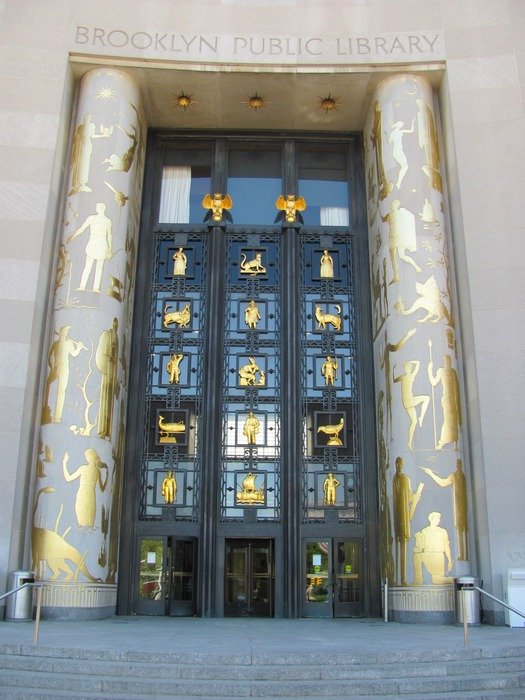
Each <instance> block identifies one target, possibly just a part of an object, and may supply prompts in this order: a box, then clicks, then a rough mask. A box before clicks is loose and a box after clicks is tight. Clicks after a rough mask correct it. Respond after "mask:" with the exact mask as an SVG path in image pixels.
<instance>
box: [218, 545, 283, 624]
mask: <svg viewBox="0 0 525 700" xmlns="http://www.w3.org/2000/svg"><path fill="white" fill-rule="evenodd" d="M273 589H274V576H273V541H272V540H226V571H225V585H224V614H225V616H226V617H273Z"/></svg>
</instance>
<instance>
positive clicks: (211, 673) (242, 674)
mask: <svg viewBox="0 0 525 700" xmlns="http://www.w3.org/2000/svg"><path fill="white" fill-rule="evenodd" d="M0 669H5V670H21V671H24V670H29V671H35V672H41V671H44V672H49V673H70V674H72V673H81V674H82V673H83V674H90V675H98V676H113V675H118V676H123V677H130V676H141V675H144V674H146V673H147V674H148V675H149V676H150V677H153V678H168V679H173V678H177V679H179V678H180V679H188V680H191V679H201V680H274V681H278V680H351V679H380V678H390V677H392V675H395V676H396V678H410V677H418V676H422V677H425V678H428V677H432V676H455V675H459V676H461V675H475V674H477V673H480V674H489V673H490V674H504V673H512V672H518V671H525V656H524V657H509V658H503V659H483V660H480V659H469V660H467V661H465V660H447V661H440V662H432V663H428V662H420V663H405V664H399V663H397V664H385V663H383V664H354V665H341V666H334V665H330V664H324V663H322V662H321V663H318V664H316V665H315V666H314V665H308V666H305V665H302V664H301V665H298V664H289V665H286V666H282V665H268V666H262V665H254V664H252V665H248V664H244V665H240V666H239V665H230V664H228V665H194V664H180V663H169V664H166V663H164V664H159V663H149V662H138V661H134V662H130V661H107V660H101V659H68V658H58V657H46V656H30V655H23V656H21V655H15V654H4V655H2V656H0Z"/></svg>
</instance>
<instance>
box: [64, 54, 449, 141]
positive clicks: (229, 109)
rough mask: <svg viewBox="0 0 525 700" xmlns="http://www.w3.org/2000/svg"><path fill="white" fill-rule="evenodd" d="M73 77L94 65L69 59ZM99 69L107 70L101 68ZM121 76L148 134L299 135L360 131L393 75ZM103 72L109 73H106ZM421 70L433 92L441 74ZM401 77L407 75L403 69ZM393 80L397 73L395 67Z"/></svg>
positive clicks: (137, 67) (231, 70) (167, 72)
mask: <svg viewBox="0 0 525 700" xmlns="http://www.w3.org/2000/svg"><path fill="white" fill-rule="evenodd" d="M71 65H72V67H73V71H74V74H75V77H78V78H80V77H81V75H82V74H83V73H85V72H86V71H88V70H90V69H92V68H97V67H98V68H100V67H102V66H101V64H97V63H94V62H93V60H92V58H91V60H90V61H89V62H88V61H86V60H83V59H82V58H80V57H72V63H71ZM106 65H107V64H106ZM111 65H112V66H113V67H119V68H122V70H125V71H126V72H128V73H130V74H131V75H132V76H133V77H134V78H135V80H136V81H137V83H138V85H139V88H140V92H141V95H142V98H143V106H144V110H145V114H146V119H147V122H148V125H149V126H150V127H156V128H165V129H250V130H251V129H272V130H301V131H303V130H306V131H316V130H319V131H361V130H362V129H363V126H364V122H365V118H366V115H367V113H368V108H369V105H370V101H371V99H372V94H373V92H374V89H375V87H376V85H377V84H378V83H379V82H380V81H381V80H383V79H384V78H386V77H388V75H392V73H393V71H392V70H390V71H389V72H386V71H383V70H374V71H371V70H359V71H356V72H349V70H347V69H345V68H341V67H338V68H335V69H334V68H331V69H329V68H326V69H323V68H319V69H317V70H314V71H312V69H308V71H304V72H302V71H301V70H299V69H295V70H294V71H293V72H286V71H285V70H284V69H282V72H280V71H281V69H273V70H272V71H271V72H270V71H268V70H266V69H263V68H261V69H260V71H259V72H256V71H254V70H253V68H251V69H250V70H247V69H246V70H243V69H241V68H239V67H238V66H222V67H221V68H220V69H219V70H217V68H216V67H211V66H197V67H195V66H192V68H191V69H189V68H174V67H172V66H169V67H148V66H145V65H144V64H143V63H142V64H134V63H126V65H121V64H120V65H119V64H117V63H115V62H113V63H112V64H111ZM108 67H109V66H108ZM434 68H435V69H434V70H428V69H427V70H421V71H414V69H413V67H412V68H411V71H410V72H412V73H417V74H418V75H424V76H425V77H426V78H427V79H428V80H429V81H430V82H431V84H432V85H433V86H434V87H437V86H438V85H439V83H440V81H441V77H442V71H441V70H438V69H437V68H436V67H434ZM404 70H408V69H407V68H406V67H405V68H404ZM394 72H396V73H398V72H403V68H402V67H399V66H398V67H396V70H395V71H394ZM181 94H182V95H185V96H189V97H191V101H192V103H193V104H192V106H189V107H187V108H186V109H183V108H181V107H180V106H177V105H176V102H177V97H178V96H180V95H181ZM254 96H258V97H262V98H264V106H263V107H261V108H259V109H253V108H250V107H249V106H248V105H247V102H248V100H249V98H250V97H254ZM328 97H331V98H333V99H334V100H335V109H331V110H328V111H326V110H324V109H323V108H322V107H321V105H320V101H321V100H324V99H326V98H328Z"/></svg>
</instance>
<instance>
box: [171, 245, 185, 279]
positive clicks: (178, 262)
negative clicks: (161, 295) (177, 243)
mask: <svg viewBox="0 0 525 700" xmlns="http://www.w3.org/2000/svg"><path fill="white" fill-rule="evenodd" d="M187 265H188V258H187V257H186V253H185V252H184V248H179V249H178V250H176V251H175V252H174V253H173V276H174V277H185V275H186V267H187Z"/></svg>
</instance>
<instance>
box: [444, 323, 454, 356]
mask: <svg viewBox="0 0 525 700" xmlns="http://www.w3.org/2000/svg"><path fill="white" fill-rule="evenodd" d="M445 335H446V338H447V347H448V349H449V350H454V352H456V338H455V337H454V331H453V330H452V328H447V332H446V333H445Z"/></svg>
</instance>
